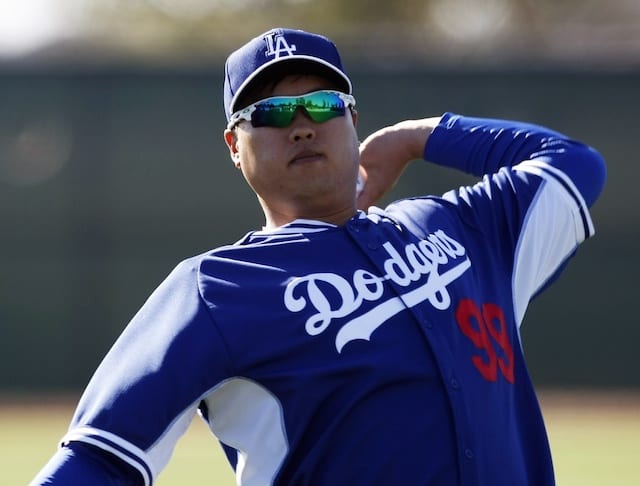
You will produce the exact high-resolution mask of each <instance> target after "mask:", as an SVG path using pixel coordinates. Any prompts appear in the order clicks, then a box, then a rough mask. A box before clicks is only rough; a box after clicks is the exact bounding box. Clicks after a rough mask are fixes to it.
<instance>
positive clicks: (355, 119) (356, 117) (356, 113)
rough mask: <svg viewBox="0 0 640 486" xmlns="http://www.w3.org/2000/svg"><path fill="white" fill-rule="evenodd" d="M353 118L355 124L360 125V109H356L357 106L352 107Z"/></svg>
mask: <svg viewBox="0 0 640 486" xmlns="http://www.w3.org/2000/svg"><path fill="white" fill-rule="evenodd" d="M351 119H352V120H353V126H354V127H357V126H358V110H356V109H355V108H353V107H352V108H351Z"/></svg>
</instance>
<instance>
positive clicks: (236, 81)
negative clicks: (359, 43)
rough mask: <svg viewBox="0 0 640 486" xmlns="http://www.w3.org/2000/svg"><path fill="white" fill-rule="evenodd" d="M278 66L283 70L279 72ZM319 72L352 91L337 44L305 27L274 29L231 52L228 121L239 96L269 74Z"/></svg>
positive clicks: (226, 82)
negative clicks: (303, 28)
mask: <svg viewBox="0 0 640 486" xmlns="http://www.w3.org/2000/svg"><path fill="white" fill-rule="evenodd" d="M277 68H280V69H284V70H283V71H276V69H277ZM274 72H282V73H284V74H303V73H310V74H317V75H320V76H324V77H327V78H328V79H330V80H332V81H334V82H336V83H337V85H338V86H339V87H340V90H341V91H344V92H345V93H347V94H351V91H352V86H351V80H350V79H349V77H348V76H347V75H346V73H345V72H344V69H343V67H342V61H341V59H340V54H339V53H338V49H337V48H336V46H335V44H334V43H333V42H332V41H331V40H329V39H328V38H327V37H324V36H322V35H319V34H312V33H310V32H305V31H303V30H294V29H283V28H276V29H271V30H269V31H268V32H265V33H264V34H261V35H259V36H258V37H255V38H254V39H252V40H250V41H249V42H247V43H246V44H245V45H243V46H242V47H240V48H239V49H238V50H236V51H234V52H232V53H231V54H230V55H229V57H228V58H227V62H226V63H225V67H224V73H225V77H224V110H225V114H226V116H227V120H229V119H230V117H231V115H232V114H233V113H234V112H236V111H237V110H238V109H240V108H244V107H242V106H236V104H237V102H238V99H239V98H240V96H241V95H242V94H243V93H245V92H246V90H247V88H248V87H249V86H251V85H253V84H254V83H255V82H257V81H258V82H259V80H260V79H263V78H264V76H265V75H266V74H270V73H274Z"/></svg>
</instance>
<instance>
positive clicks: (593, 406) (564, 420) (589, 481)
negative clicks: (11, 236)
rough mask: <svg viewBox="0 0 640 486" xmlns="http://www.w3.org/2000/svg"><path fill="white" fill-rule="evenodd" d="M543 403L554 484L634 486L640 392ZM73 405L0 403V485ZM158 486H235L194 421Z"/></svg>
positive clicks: (30, 461)
mask: <svg viewBox="0 0 640 486" xmlns="http://www.w3.org/2000/svg"><path fill="white" fill-rule="evenodd" d="M541 403H542V407H543V411H544V414H545V417H546V420H547V427H548V430H549V436H550V441H551V447H552V450H553V454H554V458H555V465H556V475H557V482H558V485H559V486H591V485H604V486H626V485H629V486H631V485H634V486H635V485H640V393H623V392H608V393H593V392H573V393H566V392H546V393H542V394H541ZM72 409H73V400H69V399H68V398H61V397H57V398H54V397H47V398H42V399H35V398H33V397H31V398H29V399H24V398H22V399H16V398H6V397H5V398H4V399H3V401H2V403H1V405H0V431H1V433H0V467H1V469H0V470H1V471H2V481H1V483H2V484H3V485H9V486H12V485H26V484H28V482H29V480H30V479H31V478H32V477H33V476H34V474H35V473H36V472H37V471H38V469H39V468H40V467H41V466H42V465H43V464H44V463H45V462H46V460H47V459H48V458H49V456H50V455H51V454H52V453H53V451H54V450H55V447H56V442H57V440H58V439H59V438H60V436H61V435H62V434H63V433H64V431H65V429H66V426H67V423H68V421H69V419H70V417H71V413H72ZM156 484H157V485H159V486H172V485H176V486H178V485H180V486H182V485H185V484H188V485H190V486H199V485H203V486H204V485H208V486H212V485H216V486H217V485H233V484H235V481H234V476H233V474H232V473H231V470H230V468H229V466H228V465H227V464H226V461H225V459H224V456H223V454H222V450H221V449H220V447H219V446H218V444H217V442H215V440H214V439H213V438H212V436H211V435H210V433H209V431H208V430H207V429H206V427H205V426H204V425H203V424H202V423H201V422H200V421H199V420H195V421H194V423H193V424H192V425H191V428H190V429H189V431H188V432H187V434H186V436H185V437H184V438H183V439H182V440H181V441H180V442H179V444H178V447H177V448H176V451H175V454H174V456H173V459H172V461H171V463H170V464H169V467H168V468H167V469H166V470H165V471H164V472H163V473H162V474H161V476H160V478H159V479H158V481H157V483H156Z"/></svg>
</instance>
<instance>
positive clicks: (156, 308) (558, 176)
mask: <svg viewBox="0 0 640 486" xmlns="http://www.w3.org/2000/svg"><path fill="white" fill-rule="evenodd" d="M380 96H385V97H388V96H401V93H384V94H382V93H381V94H380ZM224 106H225V111H226V116H227V119H228V127H227V129H226V130H225V132H224V138H225V141H226V143H227V145H228V147H229V152H230V155H231V159H232V161H233V163H234V164H235V166H236V167H237V168H238V169H239V170H240V171H241V172H242V175H243V176H244V177H245V179H246V180H247V182H248V184H249V185H250V186H251V188H252V189H253V190H254V191H255V193H256V195H257V198H258V200H259V203H260V205H261V207H262V209H263V210H264V214H265V226H264V228H262V229H260V230H258V231H251V232H250V233H248V234H247V235H246V236H245V237H244V238H242V239H241V240H240V241H238V242H237V243H235V244H231V245H228V246H223V247H221V248H217V249H214V250H212V251H209V252H207V253H205V254H202V255H198V256H195V257H192V258H188V259H186V260H185V261H183V262H182V263H180V264H179V265H178V266H177V267H176V268H175V269H174V270H173V271H172V272H171V274H170V275H169V276H168V277H167V278H166V280H165V281H164V282H163V283H161V284H160V286H159V287H158V288H157V289H156V290H155V291H154V292H153V294H152V295H151V296H150V298H149V299H148V300H147V302H146V303H144V305H143V306H142V308H141V309H140V310H139V312H138V313H137V314H136V315H135V317H134V318H133V319H132V321H131V322H130V323H129V325H128V326H127V328H126V330H125V331H124V332H123V334H122V335H121V337H120V338H119V339H118V340H117V342H116V343H115V345H114V346H113V348H112V349H111V350H110V352H109V353H108V355H107V356H106V357H105V359H104V361H103V362H102V364H101V365H100V366H99V368H98V369H97V371H96V373H95V375H94V376H93V378H92V379H91V381H90V383H89V385H88V387H87V388H86V390H85V392H84V394H83V396H82V398H81V400H80V402H79V404H78V407H77V410H76V412H75V415H74V417H73V420H72V423H71V426H70V428H69V430H68V433H67V434H66V435H65V436H64V438H63V439H62V441H61V446H60V448H59V450H58V451H57V453H56V454H55V455H54V456H53V457H52V459H51V460H50V461H49V463H48V464H47V465H46V466H45V467H44V468H43V469H42V471H40V473H39V475H38V476H37V478H36V479H35V480H34V484H91V485H103V484H105V485H106V484H109V485H112V484H144V485H150V484H152V483H153V482H154V480H155V479H156V478H157V477H158V475H159V474H160V473H161V471H162V469H163V468H164V467H165V466H166V464H167V463H168V461H169V459H170V457H171V453H172V451H173V448H174V446H175V444H176V441H177V440H178V439H179V438H180V436H181V435H182V434H183V433H184V432H185V430H186V429H187V427H188V425H189V424H190V422H191V420H192V417H193V416H194V414H195V413H199V414H200V415H201V417H202V419H203V420H204V421H205V422H206V423H207V424H208V426H209V428H210V429H211V431H212V433H213V435H215V437H216V438H217V439H218V440H219V441H220V443H221V445H222V447H223V448H224V451H225V452H226V455H227V457H228V460H229V463H230V465H231V467H233V468H234V470H235V475H236V478H237V484H239V485H269V484H273V485H305V484H309V485H389V484H402V485H447V486H451V485H468V486H471V485H473V486H479V485H487V486H496V485H523V484H531V485H549V484H553V483H554V474H553V467H552V461H551V455H550V451H549V446H548V442H547V436H546V432H545V427H544V424H543V419H542V416H541V413H540V409H539V406H538V402H537V399H536V395H535V392H534V388H533V386H532V383H531V380H530V378H529V375H528V372H527V369H526V366H525V362H524V358H523V353H522V348H521V342H520V333H519V326H520V324H521V322H522V320H523V316H524V314H525V311H526V308H527V305H528V303H529V301H530V300H531V299H532V297H533V296H535V295H536V294H537V293H538V292H540V291H541V290H542V289H543V288H545V287H546V286H547V285H548V284H550V283H551V282H553V281H554V279H555V278H556V277H557V276H558V274H559V273H560V271H561V269H562V268H563V267H564V264H565V263H566V262H567V260H568V259H569V258H570V257H571V256H572V255H573V254H574V252H575V251H576V248H577V246H578V244H579V243H581V242H582V241H583V240H585V239H586V238H587V237H590V236H592V235H593V233H594V229H593V225H592V222H591V219H590V216H589V212H588V207H589V206H590V205H591V204H592V203H594V201H595V200H596V199H597V197H598V195H599V193H600V191H601V189H602V186H603V184H604V179H605V166H604V162H603V160H602V158H601V157H600V156H599V155H598V154H597V153H596V152H595V151H594V150H593V149H591V148H590V147H588V146H586V145H583V144H581V143H579V142H576V141H573V140H571V139H569V138H568V137H566V136H564V135H562V134H560V133H557V132H554V131H551V130H549V129H546V128H543V127H539V126H536V125H532V124H526V123H520V122H511V121H501V120H493V119H479V118H471V117H466V116H461V115H456V114H452V113H445V114H444V115H442V116H438V117H434V118H425V119H419V120H407V121H402V122H399V123H397V124H394V125H391V126H388V127H385V128H383V129H381V130H379V131H377V132H375V133H373V134H372V135H370V136H369V137H368V138H367V139H366V140H365V141H364V142H363V143H362V144H359V142H358V136H357V132H356V121H357V112H356V109H355V106H356V101H355V99H354V96H353V93H352V85H351V81H350V79H349V77H348V76H347V74H346V72H345V70H344V69H343V66H342V63H341V60H340V56H339V54H338V51H337V50H336V47H335V46H334V44H333V43H332V42H331V41H330V40H329V39H327V38H325V37H323V36H320V35H316V34H312V33H308V32H304V31H298V30H290V29H274V30H271V31H269V32H266V33H264V34H262V35H260V36H258V37H256V38H254V39H252V40H251V41H249V42H248V43H247V44H245V45H244V46H242V47H241V48H240V49H238V50H237V51H235V52H234V53H232V54H231V55H230V56H229V58H228V59H227V62H226V66H225V83H224ZM415 159H424V160H426V161H428V162H430V163H433V164H439V165H444V166H447V167H452V168H456V169H459V170H461V171H463V172H466V173H470V174H475V175H477V176H482V178H481V179H480V180H479V182H478V183H477V184H475V185H473V186H470V187H462V188H459V189H457V190H452V191H450V192H447V193H445V194H444V195H442V196H440V197H434V196H424V197H415V198H410V199H405V200H401V201H397V202H394V203H392V204H390V205H389V206H387V207H386V208H379V207H375V206H372V207H369V206H371V205H372V204H373V203H375V201H377V200H378V199H379V197H380V196H381V195H382V194H384V193H385V192H386V191H387V190H388V189H389V188H390V187H391V186H392V185H393V184H394V183H395V181H396V180H397V179H398V177H400V175H401V173H402V171H403V170H404V169H405V167H406V166H407V164H408V163H409V162H410V161H413V160H415ZM358 180H360V187H359V188H357V182H358ZM427 185H428V181H425V186H427ZM358 208H360V209H358ZM364 208H369V209H368V210H366V211H365V210H364ZM212 484H213V482H212Z"/></svg>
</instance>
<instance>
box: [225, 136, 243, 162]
mask: <svg viewBox="0 0 640 486" xmlns="http://www.w3.org/2000/svg"><path fill="white" fill-rule="evenodd" d="M224 141H225V143H226V144H227V147H229V155H230V156H231V160H232V161H233V164H234V165H235V166H236V169H239V168H240V152H239V151H238V135H237V134H236V132H235V130H229V129H227V130H225V131H224Z"/></svg>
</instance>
